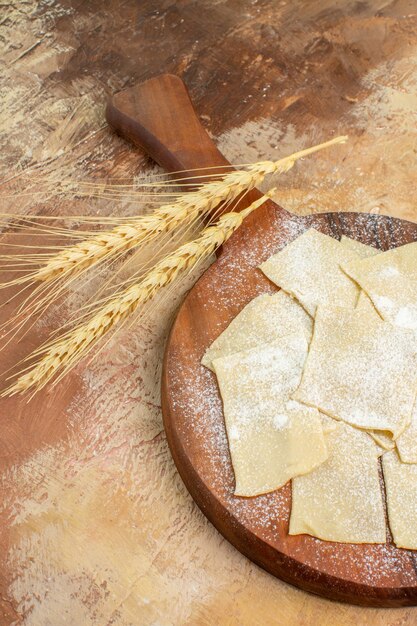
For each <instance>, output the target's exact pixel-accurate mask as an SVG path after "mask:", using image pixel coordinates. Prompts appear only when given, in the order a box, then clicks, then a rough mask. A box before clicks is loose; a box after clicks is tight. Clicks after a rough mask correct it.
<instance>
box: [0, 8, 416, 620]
mask: <svg viewBox="0 0 417 626" xmlns="http://www.w3.org/2000/svg"><path fill="white" fill-rule="evenodd" d="M416 13H417V6H416V3H415V1H414V0H408V1H407V0H392V1H390V0H369V1H368V2H362V1H361V2H357V1H352V0H343V1H342V0H340V1H337V0H321V1H319V0H317V1H315V0H297V1H295V2H285V1H272V0H258V1H257V0H229V1H227V0H199V1H197V0H179V1H176V2H175V1H173V0H171V1H170V0H161V1H156V0H142V1H141V2H135V1H134V0H127V1H124V2H122V1H116V0H107V1H105V2H103V1H101V2H100V1H99V0H91V1H89V2H82V1H78V2H77V1H76V0H61V1H57V0H41V1H39V2H37V1H36V0H25V1H24V0H14V1H12V2H10V3H9V2H5V0H2V1H1V3H0V42H1V44H0V45H1V48H2V53H1V58H0V65H1V72H0V83H1V84H0V94H1V96H0V97H1V105H2V106H1V118H0V129H1V131H0V132H1V138H0V143H1V151H0V168H1V177H2V179H3V181H7V182H4V183H3V185H2V187H1V188H0V193H1V194H2V196H1V210H2V211H14V212H21V213H29V212H47V213H48V212H49V213H57V214H74V213H77V212H78V213H86V212H88V213H90V214H96V213H101V214H112V213H113V214H114V213H116V214H127V213H135V212H136V213H137V212H140V211H141V210H142V209H143V207H142V206H141V205H140V203H138V202H137V201H134V200H132V198H130V199H129V197H128V196H127V197H125V198H122V199H120V200H118V201H112V200H108V199H105V198H98V199H97V198H84V197H74V196H72V197H71V196H69V197H68V196H67V197H65V198H63V197H57V195H56V191H57V190H58V189H59V182H60V181H62V180H66V179H71V180H78V179H80V180H90V181H91V180H99V181H103V180H108V179H109V178H123V177H125V178H127V179H128V180H129V181H132V180H133V179H134V177H135V176H137V175H139V173H140V172H143V171H144V170H146V171H147V170H149V169H152V167H153V166H152V165H151V164H150V163H149V162H148V161H147V160H146V158H145V157H144V156H143V155H141V154H140V153H139V152H138V151H137V150H134V149H133V148H132V147H131V146H130V145H128V144H126V143H125V142H124V141H123V140H121V139H120V138H118V137H116V136H114V135H113V134H112V133H111V131H110V130H109V128H108V127H107V126H106V123H105V121H104V116H103V109H104V103H105V98H106V94H107V93H112V92H114V91H118V90H120V89H122V88H123V87H125V86H129V85H132V84H134V83H136V82H138V81H140V80H143V79H145V78H147V77H150V76H153V75H156V74H158V73H160V72H165V71H170V72H175V73H178V74H180V75H181V76H182V77H183V78H184V80H185V81H186V82H187V84H188V86H189V88H190V91H191V94H192V96H193V99H194V101H195V102H196V105H197V109H198V110H199V111H200V113H201V115H202V119H203V122H204V124H205V125H206V126H207V128H209V129H210V132H211V133H212V135H213V136H214V138H215V139H216V141H217V143H218V144H219V146H220V147H221V149H222V150H223V151H224V153H225V155H226V156H227V157H228V158H229V159H231V160H232V161H234V162H236V163H237V162H248V161H250V160H256V159H259V158H274V157H279V156H281V155H282V156H283V155H286V154H288V153H290V152H292V151H294V150H296V149H299V148H301V147H304V146H307V145H309V144H311V143H313V142H318V141H323V140H326V139H328V138H329V137H330V136H331V135H332V134H333V133H348V134H349V135H350V138H351V139H350V142H349V144H348V146H346V150H345V152H344V153H343V154H342V152H341V151H340V150H336V151H335V152H333V153H331V152H327V153H326V154H324V153H322V154H321V155H319V156H317V157H316V158H312V159H310V160H305V161H304V162H303V163H302V164H299V165H298V166H297V168H296V169H295V170H294V171H293V172H292V173H289V174H288V175H287V176H285V177H283V178H282V179H281V181H280V194H279V197H278V200H279V202H280V204H282V205H283V206H284V207H286V208H288V209H290V210H292V211H295V212H299V213H308V212H310V211H325V210H341V211H343V210H357V211H371V212H376V213H384V214H391V215H396V216H401V217H405V218H407V219H410V220H413V219H414V220H416V219H417V208H416V200H415V198H416V194H415V181H416V169H417V155H416V152H417V150H416V148H417V140H416V121H417V107H416V104H417V97H416V96H417V89H416V84H417V79H416V70H417V19H416ZM39 176H41V177H43V180H47V181H48V185H47V186H46V187H45V185H44V184H42V186H41V183H40V182H39V183H38V182H36V181H35V182H34V180H33V179H34V177H39ZM29 178H30V179H29ZM25 189H29V193H27V194H24V193H23V192H24V190H25ZM186 287H187V285H185V284H183V285H182V287H181V290H182V292H184V291H185V289H186ZM85 297H86V293H85V292H84V291H83V289H82V288H81V287H80V288H79V289H78V290H77V289H75V288H74V291H73V292H72V293H71V294H69V298H68V304H67V306H68V308H69V310H70V311H71V310H72V311H76V310H77V308H78V307H79V305H80V303H81V302H82V301H83V299H85ZM180 299H181V293H178V295H177V297H176V299H175V301H171V302H169V304H168V305H167V306H166V307H165V308H163V309H159V310H158V311H157V312H156V313H155V315H154V316H153V318H152V319H150V320H149V321H148V322H147V323H146V324H136V325H133V326H132V327H131V328H130V329H127V330H126V331H123V332H122V333H120V334H119V335H118V336H117V340H114V341H113V342H112V343H111V344H109V345H108V346H106V349H105V350H104V351H103V352H102V353H101V354H100V357H99V358H98V359H97V360H95V361H94V362H93V363H91V364H85V363H84V364H81V365H80V366H79V367H78V368H77V370H76V371H75V372H74V373H73V374H72V375H71V376H70V377H68V379H66V380H64V381H63V382H62V383H61V384H60V385H58V386H57V387H54V388H50V389H49V390H47V391H45V392H44V393H42V394H40V395H39V396H38V397H37V398H35V400H34V401H33V402H31V403H30V404H27V403H26V402H25V401H23V400H16V399H11V400H2V401H1V404H0V423H1V427H0V434H1V439H0V464H1V471H2V473H1V497H2V500H1V502H2V505H1V509H0V516H1V519H0V528H1V530H0V551H1V552H0V554H1V567H0V590H1V594H0V602H1V609H0V624H1V626H3V625H8V624H12V623H13V624H20V623H22V624H26V625H28V626H64V625H71V626H84V625H90V624H92V625H98V626H105V625H111V624H117V625H120V626H122V625H123V626H124V625H130V624H133V625H135V626H136V625H138V626H150V625H151V624H152V625H158V626H165V625H167V626H168V625H182V626H185V625H187V626H194V625H196V626H200V625H201V626H203V625H212V624H213V625H214V624H216V625H217V624H221V625H224V626H226V625H227V626H246V625H248V626H249V625H251V626H252V625H264V624H276V625H280V626H281V625H282V626H292V625H296V624H297V625H309V626H310V625H311V626H313V625H314V626H315V625H320V626H324V625H329V626H335V625H341V626H342V625H343V626H345V625H352V626H353V625H355V626H357V625H362V624H369V625H382V624H386V625H388V624H389V625H391V626H394V625H395V626H400V625H405V624H408V625H411V624H416V623H417V609H396V610H377V609H362V608H358V607H354V606H347V605H342V604H337V603H332V602H329V601H327V600H323V599H321V598H318V597H314V596H311V595H308V594H306V593H304V592H302V591H299V590H297V589H295V588H293V587H291V586H289V585H286V584H284V583H282V582H280V581H279V580H276V579H274V578H273V577H272V576H270V575H268V574H266V573H265V572H263V571H261V570H260V569H259V568H258V567H256V566H255V565H253V564H252V563H251V562H249V561H248V560H247V559H245V558H244V557H242V556H241V555H240V554H239V553H238V552H237V551H236V550H234V549H233V548H232V547H231V546H230V545H229V544H228V543H227V542H226V541H224V540H223V538H222V537H221V536H220V535H219V534H218V533H217V531H216V530H215V529H214V528H213V527H212V526H211V525H210V524H209V523H208V522H207V520H206V519H205V518H204V516H203V515H202V514H201V513H200V511H199V510H198V509H197V508H196V506H195V505H194V503H193V501H192V500H191V498H190V496H189V495H188V493H187V491H186V490H185V488H184V486H183V484H182V482H181V480H180V478H179V476H178V474H177V472H176V470H175V467H174V464H173V462H172V459H171V456H170V453H169V450H168V447H167V444H166V440H165V436H164V431H163V427H162V420H161V411H160V392H159V382H160V372H161V358H162V354H163V347H164V341H165V339H166V335H167V331H168V328H169V324H170V322H171V320H172V318H173V315H174V312H175V309H176V307H177V306H178V303H179V302H180ZM2 311H3V313H2V314H3V315H8V314H10V311H11V309H10V307H9V306H8V305H7V306H5V307H4V308H3V309H2ZM60 315H61V316H62V313H59V312H57V311H54V310H51V311H50V312H49V313H48V316H47V319H46V321H45V322H43V323H42V324H41V323H39V324H37V325H36V326H35V329H34V331H33V332H32V334H31V336H30V338H29V339H27V340H25V341H26V343H25V341H24V342H22V343H21V344H15V345H13V346H12V347H8V348H7V349H6V350H5V351H4V352H3V357H2V358H3V361H4V362H5V363H6V362H8V361H13V360H17V358H18V357H20V356H21V355H23V354H24V352H25V350H27V348H28V346H29V347H30V345H32V344H33V343H36V340H37V339H39V338H42V337H43V336H44V335H45V332H46V330H47V329H48V328H53V327H56V326H57V325H59V324H60V323H61V322H62V317H59V316H60Z"/></svg>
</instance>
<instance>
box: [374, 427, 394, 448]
mask: <svg viewBox="0 0 417 626" xmlns="http://www.w3.org/2000/svg"><path fill="white" fill-rule="evenodd" d="M368 433H369V434H370V435H371V437H372V439H373V440H374V441H376V443H377V444H378V445H379V446H380V447H381V448H382V449H383V450H393V449H394V448H395V441H394V439H393V438H392V435H390V434H389V433H387V431H385V430H368ZM400 437H401V435H400Z"/></svg>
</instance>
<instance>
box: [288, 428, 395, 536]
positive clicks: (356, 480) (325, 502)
mask: <svg viewBox="0 0 417 626" xmlns="http://www.w3.org/2000/svg"><path fill="white" fill-rule="evenodd" d="M326 443H327V447H328V450H329V457H328V459H327V461H325V462H324V463H323V464H322V465H320V467H318V468H316V469H315V470H313V471H312V472H310V473H309V474H306V475H305V476H299V477H297V478H294V480H293V481H292V509H291V518H290V528H289V534H290V535H298V534H302V533H307V534H309V535H313V537H318V538H319V539H324V540H326V541H340V542H345V543H385V540H386V534H385V516H384V507H383V502H382V494H381V487H380V482H379V475H378V460H377V459H378V455H379V451H378V448H377V445H376V444H375V443H374V442H373V441H372V439H371V438H370V437H369V436H368V435H367V434H366V433H365V432H362V431H360V430H358V429H356V428H352V427H351V426H348V425H347V424H343V423H339V424H338V427H337V429H336V430H335V431H333V432H331V433H330V434H328V435H327V436H326Z"/></svg>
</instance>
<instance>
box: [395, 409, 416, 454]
mask: <svg viewBox="0 0 417 626" xmlns="http://www.w3.org/2000/svg"><path fill="white" fill-rule="evenodd" d="M395 443H396V445H397V450H398V454H399V455H400V459H401V461H402V462H403V463H417V399H416V401H415V404H414V409H413V413H412V416H411V423H410V425H409V426H408V427H407V428H406V429H405V431H404V432H403V434H402V435H400V436H399V437H398V439H397V441H396V442H395Z"/></svg>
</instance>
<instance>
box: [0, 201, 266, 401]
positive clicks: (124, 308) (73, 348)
mask: <svg viewBox="0 0 417 626" xmlns="http://www.w3.org/2000/svg"><path fill="white" fill-rule="evenodd" d="M274 193H275V189H272V190H271V191H269V192H268V193H267V194H265V195H264V196H262V197H261V198H259V199H258V200H256V201H255V202H253V203H252V204H251V205H250V206H249V207H248V208H246V209H244V210H243V211H241V212H240V213H237V212H230V213H225V214H224V215H223V216H221V217H220V218H219V220H218V221H217V222H216V223H215V224H214V225H212V226H208V227H207V228H205V229H204V230H203V231H202V233H201V234H200V236H199V237H198V238H197V239H195V240H194V241H190V242H188V243H185V244H183V245H182V246H180V247H179V248H178V250H176V251H175V252H173V253H172V254H170V255H168V256H166V257H165V258H164V259H162V260H161V261H160V262H159V263H157V264H156V265H155V267H154V268H153V269H152V270H151V271H150V272H149V273H148V274H146V275H145V277H144V278H143V279H142V280H141V281H140V282H138V283H135V284H133V285H131V286H130V287H128V288H127V289H125V290H124V291H121V292H119V293H118V294H116V295H115V296H113V297H112V298H111V299H110V300H109V301H108V302H107V304H105V305H104V306H103V308H102V309H101V310H99V311H98V312H97V313H95V314H94V315H93V316H92V317H91V318H90V319H89V320H88V321H87V322H85V323H83V324H80V325H79V326H77V327H76V328H74V329H72V330H70V331H68V332H67V333H65V334H64V335H63V336H62V337H60V338H58V339H57V340H55V341H53V342H50V343H48V344H46V345H45V346H42V347H41V348H39V349H38V350H37V351H35V352H34V353H33V354H32V355H31V357H41V358H40V360H39V361H38V362H37V363H36V364H35V365H34V366H33V367H31V369H29V370H28V371H27V372H26V373H23V374H22V375H21V376H20V377H19V378H18V380H17V381H16V383H14V384H13V385H12V386H11V387H9V388H8V389H6V390H5V391H4V392H3V394H2V395H14V394H16V393H20V392H24V391H27V390H28V389H31V388H34V389H41V388H42V387H44V386H45V385H46V384H47V383H48V382H49V381H50V380H51V379H52V378H54V376H55V374H56V373H57V372H58V371H61V376H63V375H64V374H65V373H66V372H67V371H68V370H69V369H71V368H72V367H73V366H74V365H75V364H76V363H77V362H78V361H79V360H80V359H81V358H82V357H83V356H84V355H85V354H86V353H87V352H88V351H89V349H90V348H91V347H92V346H93V345H94V344H95V343H96V342H97V341H98V340H99V339H100V338H102V337H103V336H104V335H106V334H107V333H108V332H109V331H110V330H112V329H113V328H114V327H115V326H116V325H118V324H120V323H122V322H123V321H124V320H125V319H127V318H128V317H129V316H130V315H131V314H132V313H133V312H134V311H135V310H136V309H137V308H138V306H139V305H140V304H144V303H145V302H147V301H148V300H150V299H151V298H153V297H154V296H155V294H156V293H157V292H158V291H159V290H160V289H162V288H163V287H166V286H167V285H169V284H170V283H172V282H173V281H174V280H175V279H176V278H177V276H178V275H179V274H181V273H182V272H184V271H186V270H191V269H192V268H194V267H195V266H196V265H197V264H198V263H200V262H202V261H203V260H204V259H206V258H207V257H209V256H210V255H211V254H212V253H213V252H214V251H215V250H217V248H219V247H220V246H221V245H222V244H223V243H224V242H225V241H227V240H228V239H229V237H230V236H231V235H232V233H233V232H234V231H235V230H236V229H237V228H238V227H239V226H240V225H241V223H242V221H243V220H244V219H245V217H247V216H248V215H249V214H250V213H252V211H254V210H255V209H257V208H258V207H259V206H260V205H261V204H263V203H264V202H265V201H266V200H267V199H268V198H271V197H272V196H273V194H274Z"/></svg>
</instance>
